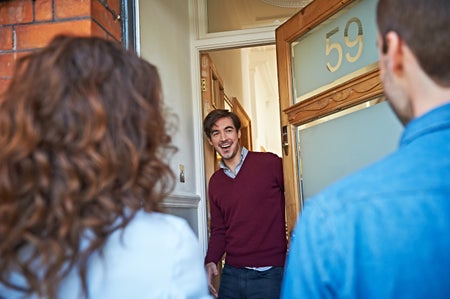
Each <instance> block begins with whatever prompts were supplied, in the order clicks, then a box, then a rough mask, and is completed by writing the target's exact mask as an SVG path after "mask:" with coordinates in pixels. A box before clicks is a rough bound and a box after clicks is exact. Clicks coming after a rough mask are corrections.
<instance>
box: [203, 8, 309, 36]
mask: <svg viewBox="0 0 450 299" xmlns="http://www.w3.org/2000/svg"><path fill="white" fill-rule="evenodd" d="M309 2H311V0H226V1H225V0H207V10H208V32H210V33H212V32H220V31H230V30H239V29H249V28H255V27H263V26H272V25H279V24H282V23H283V22H284V21H286V20H287V19H288V18H289V17H291V16H292V15H294V14H295V13H296V12H298V11H299V10H300V9H301V8H302V7H304V6H305V5H306V4H308V3H309ZM269 3H271V4H269Z"/></svg>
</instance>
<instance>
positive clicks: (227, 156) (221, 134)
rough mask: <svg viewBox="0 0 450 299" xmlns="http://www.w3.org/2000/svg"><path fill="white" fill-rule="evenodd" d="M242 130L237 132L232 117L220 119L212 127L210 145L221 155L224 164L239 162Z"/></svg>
mask: <svg viewBox="0 0 450 299" xmlns="http://www.w3.org/2000/svg"><path fill="white" fill-rule="evenodd" d="M240 138H241V130H236V128H235V127H234V124H233V121H232V119H231V118H230V117H222V118H219V119H218V120H217V121H216V122H215V123H214V125H213V126H212V127H211V138H210V139H209V140H208V141H209V144H211V145H212V146H214V149H215V150H216V151H217V152H218V153H219V155H220V156H221V157H222V159H223V160H224V162H225V163H226V164H227V165H229V164H234V162H236V163H237V162H239V161H238V160H239V159H240V155H238V153H240V150H241V147H240V144H239V139H240Z"/></svg>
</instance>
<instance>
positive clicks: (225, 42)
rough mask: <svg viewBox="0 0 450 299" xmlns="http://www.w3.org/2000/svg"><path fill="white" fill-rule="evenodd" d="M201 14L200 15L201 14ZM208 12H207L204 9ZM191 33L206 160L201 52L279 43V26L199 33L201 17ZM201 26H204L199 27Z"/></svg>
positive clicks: (198, 3)
mask: <svg viewBox="0 0 450 299" xmlns="http://www.w3.org/2000/svg"><path fill="white" fill-rule="evenodd" d="M202 3H203V4H204V1H203V0H189V7H190V8H192V9H193V10H194V11H193V12H192V15H194V16H201V13H202V12H201V11H200V12H198V10H202V9H203V8H202ZM199 13H200V14H199ZM203 13H204V12H203ZM192 26H193V27H192V28H191V32H194V33H196V34H197V36H195V37H193V39H192V43H191V83H192V99H193V102H194V116H195V121H194V126H195V127H196V128H197V130H196V131H195V132H194V135H195V136H194V138H195V143H196V144H197V148H198V149H199V153H198V155H199V161H205V152H204V148H203V144H204V138H205V137H204V133H203V119H202V115H203V107H202V101H201V98H202V95H201V73H200V55H201V53H202V52H203V53H204V52H208V51H212V50H225V49H232V48H242V47H250V46H265V45H269V44H272V45H274V44H275V29H276V26H272V27H261V28H254V29H248V30H239V31H233V32H226V33H214V34H199V32H200V31H201V30H202V28H200V27H203V26H204V24H200V22H199V21H198V20H197V17H195V18H193V21H192ZM199 28H200V29H199ZM199 170H200V171H201V172H199V173H198V177H197V190H199V192H200V196H201V198H204V199H205V200H207V194H206V187H207V186H206V184H205V181H206V173H205V170H204V166H203V167H201V168H199ZM207 212H208V211H205V215H204V221H201V222H199V232H201V233H200V235H201V238H202V240H201V243H202V247H203V250H204V253H205V254H206V250H207V246H208V236H207V232H208V227H207V225H208V223H207V214H206V213H207Z"/></svg>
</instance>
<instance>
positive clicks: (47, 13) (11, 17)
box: [0, 0, 122, 93]
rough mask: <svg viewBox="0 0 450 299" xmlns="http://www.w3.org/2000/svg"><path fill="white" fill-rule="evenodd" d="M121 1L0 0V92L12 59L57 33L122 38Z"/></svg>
mask: <svg viewBox="0 0 450 299" xmlns="http://www.w3.org/2000/svg"><path fill="white" fill-rule="evenodd" d="M121 1H122V0H0V93H1V92H3V91H4V90H5V89H6V87H7V84H8V82H9V80H10V79H11V75H12V70H13V67H14V61H15V60H16V59H17V58H18V57H20V56H21V55H24V54H26V53H29V52H30V51H33V50H35V49H38V48H41V47H43V46H45V45H46V44H47V43H48V42H49V41H50V40H51V39H52V38H53V37H54V36H55V35H57V34H59V33H68V34H76V35H83V36H101V37H105V38H108V39H113V40H116V41H118V42H120V41H121V38H122V27H121V22H120V18H119V17H118V16H119V15H120V9H121Z"/></svg>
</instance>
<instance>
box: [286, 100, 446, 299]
mask: <svg viewBox="0 0 450 299" xmlns="http://www.w3.org/2000/svg"><path fill="white" fill-rule="evenodd" d="M282 298H284V299H286V298H308V299H313V298H383V299H384V298H450V104H447V105H444V106H441V107H438V108H436V109H434V110H433V111H430V112H428V113H427V114H425V115H422V116H421V117H419V118H416V119H414V120H412V121H411V122H410V123H409V124H408V125H407V127H406V128H405V131H404V132H403V135H402V138H401V140H400V145H399V148H398V150H397V151H396V152H394V153H393V154H391V155H389V156H387V157H386V158H384V159H383V160H381V161H379V162H377V163H375V164H373V165H371V166H369V167H367V168H365V169H363V170H361V171H359V172H357V173H355V174H353V175H351V176H349V177H347V178H345V179H343V180H341V181H340V182H337V183H336V184H334V185H332V186H330V187H329V188H327V189H326V190H325V191H323V192H321V193H319V194H318V195H317V196H315V197H313V198H311V199H310V200H308V201H307V202H306V204H305V207H304V209H303V212H302V214H301V215H300V217H299V220H298V223H297V224H296V227H295V230H294V235H293V238H292V243H291V248H290V251H289V253H288V258H287V266H286V272H285V276H284V282H283V287H282Z"/></svg>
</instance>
